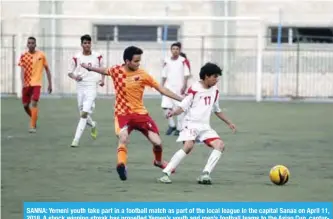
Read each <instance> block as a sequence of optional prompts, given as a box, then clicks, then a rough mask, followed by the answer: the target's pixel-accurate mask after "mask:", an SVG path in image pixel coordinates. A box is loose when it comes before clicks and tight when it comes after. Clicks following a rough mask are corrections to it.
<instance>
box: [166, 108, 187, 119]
mask: <svg viewBox="0 0 333 219" xmlns="http://www.w3.org/2000/svg"><path fill="white" fill-rule="evenodd" d="M183 112H184V110H183V108H181V107H179V106H178V107H176V108H175V109H173V110H171V111H170V112H168V114H167V118H170V117H173V116H178V115H180V114H182V113H183Z"/></svg>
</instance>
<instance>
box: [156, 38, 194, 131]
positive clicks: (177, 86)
mask: <svg viewBox="0 0 333 219" xmlns="http://www.w3.org/2000/svg"><path fill="white" fill-rule="evenodd" d="M180 49H181V44H180V43H173V44H172V45H171V53H172V56H171V57H168V58H166V59H165V60H164V66H163V70H162V83H161V84H162V86H165V87H166V88H168V89H169V90H171V91H172V92H174V93H176V94H177V95H180V96H182V95H184V94H185V91H186V88H187V81H188V79H189V77H190V68H189V65H188V61H187V59H186V58H184V57H183V56H180ZM177 102H178V101H176V100H173V99H171V98H169V97H167V96H162V103H161V107H162V109H163V110H164V113H165V115H167V113H168V112H169V111H171V110H172V109H173V108H175V107H176V106H177ZM167 119H168V125H169V127H168V130H167V132H166V135H171V134H172V133H173V132H174V135H176V136H178V135H179V131H180V129H181V121H182V119H183V116H182V114H180V115H178V116H177V125H176V124H175V122H174V120H173V118H167Z"/></svg>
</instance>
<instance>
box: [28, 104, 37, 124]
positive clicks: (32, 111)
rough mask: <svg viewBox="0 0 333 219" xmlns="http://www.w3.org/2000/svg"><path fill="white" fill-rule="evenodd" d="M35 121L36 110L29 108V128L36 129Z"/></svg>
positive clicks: (35, 108)
mask: <svg viewBox="0 0 333 219" xmlns="http://www.w3.org/2000/svg"><path fill="white" fill-rule="evenodd" d="M37 119H38V108H37V107H31V118H30V126H31V128H36V123H37Z"/></svg>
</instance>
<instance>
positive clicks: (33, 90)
mask: <svg viewBox="0 0 333 219" xmlns="http://www.w3.org/2000/svg"><path fill="white" fill-rule="evenodd" d="M27 47H28V49H29V50H28V51H27V52H25V53H23V54H22V55H21V58H20V61H19V66H21V79H22V86H23V89H22V103H23V107H24V110H25V112H26V113H27V114H28V115H29V116H30V130H29V132H30V133H35V132H36V124H37V118H38V106H37V103H38V101H39V96H40V89H41V87H42V81H43V70H44V69H45V71H46V74H47V80H48V83H49V86H48V89H47V90H48V92H49V93H51V92H52V81H51V73H50V69H49V66H48V63H47V60H46V57H45V54H44V53H43V52H42V51H40V50H36V38H34V37H29V38H28V42H27ZM30 102H31V106H32V107H31V108H30Z"/></svg>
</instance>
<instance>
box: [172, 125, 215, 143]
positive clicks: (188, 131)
mask: <svg viewBox="0 0 333 219" xmlns="http://www.w3.org/2000/svg"><path fill="white" fill-rule="evenodd" d="M215 139H220V136H219V135H218V134H217V133H216V131H215V130H214V129H212V128H208V127H203V126H201V127H200V126H186V125H185V127H184V128H183V129H182V130H181V131H180V133H179V137H178V139H177V142H184V141H195V140H199V141H200V142H205V143H206V144H207V143H209V142H210V141H211V140H215Z"/></svg>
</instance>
